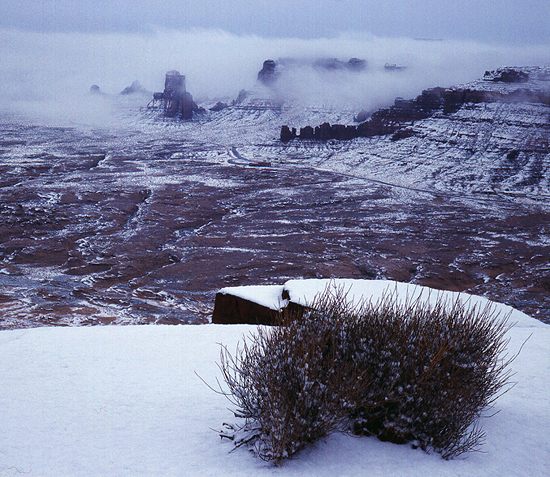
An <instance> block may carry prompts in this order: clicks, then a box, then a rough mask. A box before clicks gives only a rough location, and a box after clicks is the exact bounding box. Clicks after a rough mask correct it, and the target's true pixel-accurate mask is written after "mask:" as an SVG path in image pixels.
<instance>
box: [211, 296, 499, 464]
mask: <svg viewBox="0 0 550 477" xmlns="http://www.w3.org/2000/svg"><path fill="white" fill-rule="evenodd" d="M424 298H429V297H424ZM507 329H508V328H507V325H506V319H504V318H503V319H500V318H499V317H498V316H496V315H494V314H493V313H492V311H491V309H489V308H485V309H477V308H476V307H473V306H467V305H464V304H463V303H462V302H460V301H459V300H457V301H455V302H452V303H449V302H446V301H445V300H443V299H442V298H440V299H437V300H435V303H434V304H429V300H421V299H419V298H418V299H416V300H414V301H412V300H405V301H403V302H400V301H398V300H397V299H396V297H395V296H390V295H388V296H386V297H384V298H383V299H382V300H381V301H379V302H377V303H374V304H372V303H363V304H362V305H361V306H352V305H351V304H350V302H349V301H347V299H346V295H345V293H344V291H343V290H338V291H336V292H330V291H329V290H328V289H327V291H326V292H325V293H324V294H322V295H320V296H318V297H317V299H316V300H315V301H314V302H313V303H312V304H310V305H309V307H308V308H307V310H306V312H305V313H304V314H303V315H302V314H301V313H300V314H297V315H296V316H292V315H291V316H287V317H286V319H285V322H284V323H282V325H281V326H279V327H273V328H259V329H258V331H257V333H256V334H252V335H251V336H250V338H249V340H248V342H247V341H245V343H244V344H243V345H242V347H241V348H240V349H238V350H237V352H236V353H235V355H232V354H231V353H230V352H229V351H228V350H227V349H226V348H223V349H222V354H221V365H220V368H221V370H222V373H223V378H224V381H225V383H226V385H227V386H228V388H229V392H228V393H227V395H228V397H229V398H230V399H231V401H232V402H233V403H234V405H235V406H236V408H237V409H236V412H235V415H236V416H238V417H240V418H243V419H244V424H243V425H241V426H236V425H235V426H233V425H232V426H229V425H226V428H225V430H224V431H223V432H222V434H221V435H222V437H228V438H231V439H233V440H234V441H235V444H236V445H241V444H247V445H250V446H251V448H252V449H253V450H254V451H255V452H256V454H257V455H258V456H260V457H261V458H263V459H266V460H274V461H275V462H276V463H280V462H281V460H282V459H284V458H286V457H290V456H291V455H292V454H294V453H295V452H296V451H297V450H299V449H300V448H302V447H304V446H305V445H307V444H310V443H313V442H315V441H317V440H318V439H320V438H322V437H323V436H326V435H327V434H329V433H330V432H334V431H352V432H354V433H355V434H367V435H376V436H377V437H379V438H380V439H382V440H389V441H392V442H396V443H406V442H409V443H412V444H413V445H414V446H419V447H421V448H423V449H424V450H427V451H431V450H435V451H437V452H440V453H441V454H442V455H443V457H445V458H449V457H453V456H455V455H458V454H460V453H462V452H466V451H468V450H472V449H474V448H476V447H477V445H478V444H479V443H480V441H481V439H482V438H483V432H482V431H481V429H480V427H479V426H478V420H479V417H480V415H481V412H482V411H483V410H484V409H486V408H487V407H488V406H490V405H491V403H492V402H493V401H494V399H495V398H496V396H498V393H499V391H501V390H502V388H503V386H505V384H506V383H507V382H508V377H509V373H508V372H507V371H506V367H507V364H508V362H506V361H503V359H502V356H501V355H502V352H503V351H504V348H505V345H506V340H505V339H504V335H505V333H506V331H507Z"/></svg>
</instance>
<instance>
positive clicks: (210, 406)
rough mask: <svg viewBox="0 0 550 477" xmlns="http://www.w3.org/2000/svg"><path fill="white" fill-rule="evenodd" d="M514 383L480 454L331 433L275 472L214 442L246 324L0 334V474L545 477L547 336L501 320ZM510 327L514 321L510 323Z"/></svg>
mask: <svg viewBox="0 0 550 477" xmlns="http://www.w3.org/2000/svg"><path fill="white" fill-rule="evenodd" d="M513 318H514V320H513V321H518V324H517V325H516V326H515V327H514V328H513V329H512V330H511V331H510V332H509V336H510V339H511V341H510V344H509V347H508V350H509V353H510V354H513V353H515V352H517V351H518V350H519V349H520V347H521V345H522V343H523V342H524V341H525V340H526V339H527V338H528V337H529V335H531V334H532V336H531V338H530V339H529V340H528V341H527V343H526V344H525V346H524V348H523V350H522V352H521V354H520V355H519V357H518V358H517V359H516V360H515V361H514V363H513V365H512V367H513V369H514V371H516V375H515V378H514V379H515V380H516V381H517V382H518V384H517V386H516V387H514V388H513V389H512V390H511V391H510V392H508V393H507V394H505V395H504V396H502V397H501V398H500V399H499V400H498V401H497V406H496V407H497V409H498V410H499V411H500V412H499V413H498V414H496V415H495V416H493V417H491V418H490V419H483V421H482V425H483V427H484V429H485V430H486V432H487V442H486V444H485V445H484V447H483V451H484V452H483V453H474V454H470V455H468V456H467V458H465V459H456V460H454V461H444V460H442V459H441V458H440V456H439V455H427V454H425V453H424V452H421V451H419V450H413V449H411V448H410V447H409V446H398V445H395V444H390V443H383V442H380V441H378V440H377V439H375V438H353V437H349V436H343V435H334V436H331V437H329V438H328V439H326V440H325V441H323V442H321V443H318V444H316V445H314V446H313V447H311V448H308V449H306V450H305V451H303V452H300V453H299V454H297V456H296V458H295V459H293V460H291V461H288V462H286V463H285V464H284V466H283V467H282V468H274V467H273V466H272V465H271V464H268V463H265V462H263V461H261V460H259V459H255V458H254V457H253V456H252V455H251V454H250V453H249V452H247V451H246V450H245V449H238V450H236V451H234V452H230V451H231V450H232V449H233V446H232V444H231V443H229V442H221V441H220V440H219V438H218V437H217V434H216V433H215V432H213V431H212V430H211V428H219V427H220V425H221V424H222V422H224V421H231V419H232V415H231V413H230V411H228V409H227V408H228V406H229V403H228V401H227V400H226V399H225V398H224V397H223V396H220V395H216V394H214V393H213V392H212V391H211V390H210V389H208V388H207V387H206V386H205V385H204V383H203V382H201V380H200V379H199V378H198V377H197V376H196V374H195V372H196V373H197V374H199V375H200V376H201V377H202V378H204V379H205V380H206V381H208V382H210V383H215V381H216V377H219V376H220V373H219V370H218V368H217V366H216V362H217V361H218V359H219V351H220V346H219V343H223V344H225V345H227V346H228V347H229V349H230V350H234V349H235V346H236V344H237V342H238V341H239V340H241V339H242V337H243V335H247V334H248V333H249V332H253V331H254V330H255V328H256V327H255V326H249V325H231V326H223V325H202V326H201V325H186V326H140V327H90V328H39V329H26V330H13V331H3V332H0V363H1V366H2V372H1V373H0V420H1V422H2V430H1V431H0V476H9V475H20V473H22V472H25V473H28V474H29V475H39V476H42V477H48V476H52V477H59V476H116V477H121V476H148V477H150V476H152V475H158V476H163V477H167V476H182V475H185V476H195V475H196V476H221V475H223V476H242V475H260V476H263V475H285V476H286V475H290V476H292V475H296V476H298V475H300V476H304V475H305V476H325V475H326V476H333V475H341V476H348V475H349V476H352V475H354V476H355V475H363V474H365V475H370V476H374V477H376V476H381V477H382V476H384V477H385V476H388V475H400V476H422V477H424V476H426V475H438V476H459V475H475V476H480V477H481V476H494V475H506V476H520V475H522V476H523V475H530V476H546V475H550V443H549V441H548V435H549V434H550V420H549V419H548V416H549V415H550V385H549V384H548V375H549V371H550V326H547V325H544V324H542V323H540V322H538V321H536V320H534V319H531V318H529V317H527V316H525V315H523V314H522V313H519V312H517V313H514V316H513ZM518 318H521V319H520V320H518Z"/></svg>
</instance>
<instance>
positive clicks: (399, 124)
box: [280, 68, 550, 142]
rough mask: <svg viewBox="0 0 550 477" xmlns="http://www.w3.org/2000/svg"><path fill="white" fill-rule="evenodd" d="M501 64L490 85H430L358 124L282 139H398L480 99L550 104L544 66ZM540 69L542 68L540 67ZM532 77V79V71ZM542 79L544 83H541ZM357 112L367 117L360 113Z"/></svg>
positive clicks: (287, 133) (286, 132)
mask: <svg viewBox="0 0 550 477" xmlns="http://www.w3.org/2000/svg"><path fill="white" fill-rule="evenodd" d="M528 70H529V71H524V70H522V69H513V68H502V69H499V70H496V71H491V72H486V73H485V76H484V78H483V80H484V81H486V82H491V85H492V86H490V87H487V86H486V85H484V87H481V84H480V83H479V82H478V83H474V84H471V85H467V86H464V87H456V88H448V89H445V88H431V89H427V90H424V91H423V92H422V94H420V95H419V96H417V97H416V98H415V99H412V100H405V99H403V98H397V99H396V100H395V103H394V105H393V106H391V107H389V108H383V109H380V110H378V111H375V112H374V113H373V114H372V115H371V116H370V118H369V119H367V120H365V121H364V122H361V123H360V124H359V125H358V126H354V125H350V126H343V125H340V124H335V125H332V126H331V125H330V124H329V123H323V124H321V125H320V126H316V127H312V126H305V127H302V128H301V129H300V132H299V134H298V133H297V132H296V131H295V130H294V129H293V130H291V129H290V128H289V127H288V126H286V125H285V126H282V128H281V136H280V138H281V141H283V142H287V141H290V140H292V139H295V138H300V139H315V140H319V141H327V140H330V139H337V140H347V139H354V138H358V137H372V136H384V135H388V134H394V133H396V134H395V135H394V136H393V139H394V140H398V139H402V138H404V137H410V136H411V135H413V134H414V133H413V132H412V130H411V129H404V128H405V127H407V126H410V125H411V124H412V123H414V122H415V121H418V120H421V119H426V118H429V117H431V116H433V115H435V114H436V113H442V114H443V115H450V114H453V113H456V112H458V111H459V110H460V109H461V108H463V107H465V106H466V105H475V104H481V103H513V104H519V103H535V104H541V105H545V106H549V105H550V88H545V87H544V83H545V82H547V83H549V84H550V82H549V81H548V80H549V79H550V75H548V74H547V72H546V70H544V69H528ZM538 70H540V71H538ZM529 73H531V75H532V80H531V81H530V78H531V77H530V74H529ZM518 83H521V84H522V87H520V88H517V87H516V88H510V87H508V88H503V87H502V84H505V85H514V86H515V85H517V84H518ZM541 83H542V84H541ZM358 116H361V117H362V118H365V119H366V117H367V114H365V113H360V114H359V115H358Z"/></svg>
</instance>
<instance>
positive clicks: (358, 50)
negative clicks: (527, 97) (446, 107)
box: [0, 29, 550, 125]
mask: <svg viewBox="0 0 550 477" xmlns="http://www.w3.org/2000/svg"><path fill="white" fill-rule="evenodd" d="M0 52H1V57H2V58H3V61H2V63H1V64H0V108H1V109H2V110H4V111H6V110H8V111H17V112H24V113H26V114H29V115H33V116H35V117H36V118H41V119H42V120H49V121H52V120H53V121H77V122H83V123H88V124H97V125H109V122H108V121H107V120H106V118H107V116H108V115H109V114H108V113H109V111H110V109H111V108H112V107H113V106H112V104H111V102H110V101H106V100H105V98H106V97H105V98H104V100H97V98H91V95H90V87H91V86H92V85H98V86H99V87H100V89H101V91H102V92H104V93H107V94H109V95H117V94H118V93H120V92H121V91H122V90H123V89H124V88H125V87H126V86H128V85H130V84H131V83H132V82H133V81H134V80H138V81H139V82H140V83H141V85H142V86H143V87H144V88H145V89H147V90H149V91H162V89H163V88H164V75H165V73H166V71H168V70H174V69H176V70H179V71H180V72H181V73H182V74H185V75H186V77H187V89H188V91H189V92H191V94H192V95H193V96H194V98H195V100H197V101H198V102H200V101H203V100H206V99H211V100H213V99H217V98H220V99H222V98H229V99H232V98H235V97H236V96H237V94H238V92H239V90H241V89H247V90H250V89H253V88H254V87H255V84H256V78H257V73H258V71H259V70H260V69H261V68H262V64H263V62H264V60H266V59H273V60H278V59H279V58H296V59H310V60H311V59H315V58H337V59H339V60H342V61H348V60H349V59H350V58H359V59H364V60H366V62H367V68H366V69H365V70H364V71H361V72H349V71H346V72H341V71H340V72H330V71H320V70H318V69H315V68H311V67H310V66H303V65H302V66H299V67H295V68H287V69H286V70H285V73H283V74H282V75H281V77H280V79H279V81H278V86H277V88H278V91H279V93H280V94H282V95H283V96H284V97H288V98H292V99H300V100H302V101H303V102H305V103H308V102H314V103H315V104H316V105H318V104H323V105H325V106H329V107H333V108H346V109H357V110H358V111H359V110H363V109H370V110H372V109H375V108H378V107H381V106H384V105H387V104H390V103H392V102H393V100H394V98H395V97H397V96H402V97H404V98H413V97H415V96H416V95H418V94H419V93H420V92H421V91H422V89H425V88H428V87H434V86H451V85H453V84H459V83H462V82H466V81H471V80H473V79H476V78H479V77H481V76H482V75H483V73H484V71H485V70H488V69H495V68H498V67H500V66H514V65H520V66H522V65H545V64H548V63H550V52H549V49H548V47H547V46H538V47H537V46H531V47H527V48H524V47H511V46H502V47H498V46H494V45H487V44H482V43H475V42H467V41H443V40H415V39H408V38H391V39H390V38H380V37H374V36H371V35H361V34H351V33H350V34H342V35H340V36H338V37H334V38H327V39H312V40H300V39H291V38H290V39H268V38H261V37H258V36H239V35H234V34H229V33H227V32H224V31H221V30H189V31H178V30H166V29H159V30H157V31H155V32H154V33H149V34H147V33H143V34H124V33H86V34H84V33H36V32H22V31H18V30H13V29H5V30H0ZM386 63H390V64H397V65H400V66H405V67H407V68H406V69H405V70H401V71H393V72H389V71H387V70H385V68H384V65H385V64H386ZM142 100H143V101H146V98H142Z"/></svg>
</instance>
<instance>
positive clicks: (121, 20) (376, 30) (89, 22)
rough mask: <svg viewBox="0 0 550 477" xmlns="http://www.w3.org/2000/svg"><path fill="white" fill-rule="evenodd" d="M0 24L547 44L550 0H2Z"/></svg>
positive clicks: (65, 29)
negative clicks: (344, 34)
mask: <svg viewBox="0 0 550 477" xmlns="http://www.w3.org/2000/svg"><path fill="white" fill-rule="evenodd" d="M0 27H15V28H19V29H26V30H32V31H63V32H72V31H78V32H125V33H128V32H144V31H147V30H149V29H152V28H153V29H154V28H158V27H161V28H170V29H179V30H188V29H190V28H206V29H215V28H219V29H222V30H225V31H227V32H230V33H234V34H239V35H247V34H250V35H259V36H261V37H268V38H302V39H308V38H323V37H333V36H336V35H338V34H340V33H343V32H360V33H371V34H373V35H376V36H385V37H408V38H437V39H453V40H455V39H462V40H464V39H469V40H476V41H483V42H489V43H498V44H516V45H517V44H550V12H549V3H548V0H500V1H495V0H415V1H410V0H379V1H365V0H318V1H315V0H231V1H227V0H200V1H199V0H194V1H186V0H164V1H162V0H160V1H159V0H2V1H1V3H0Z"/></svg>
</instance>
